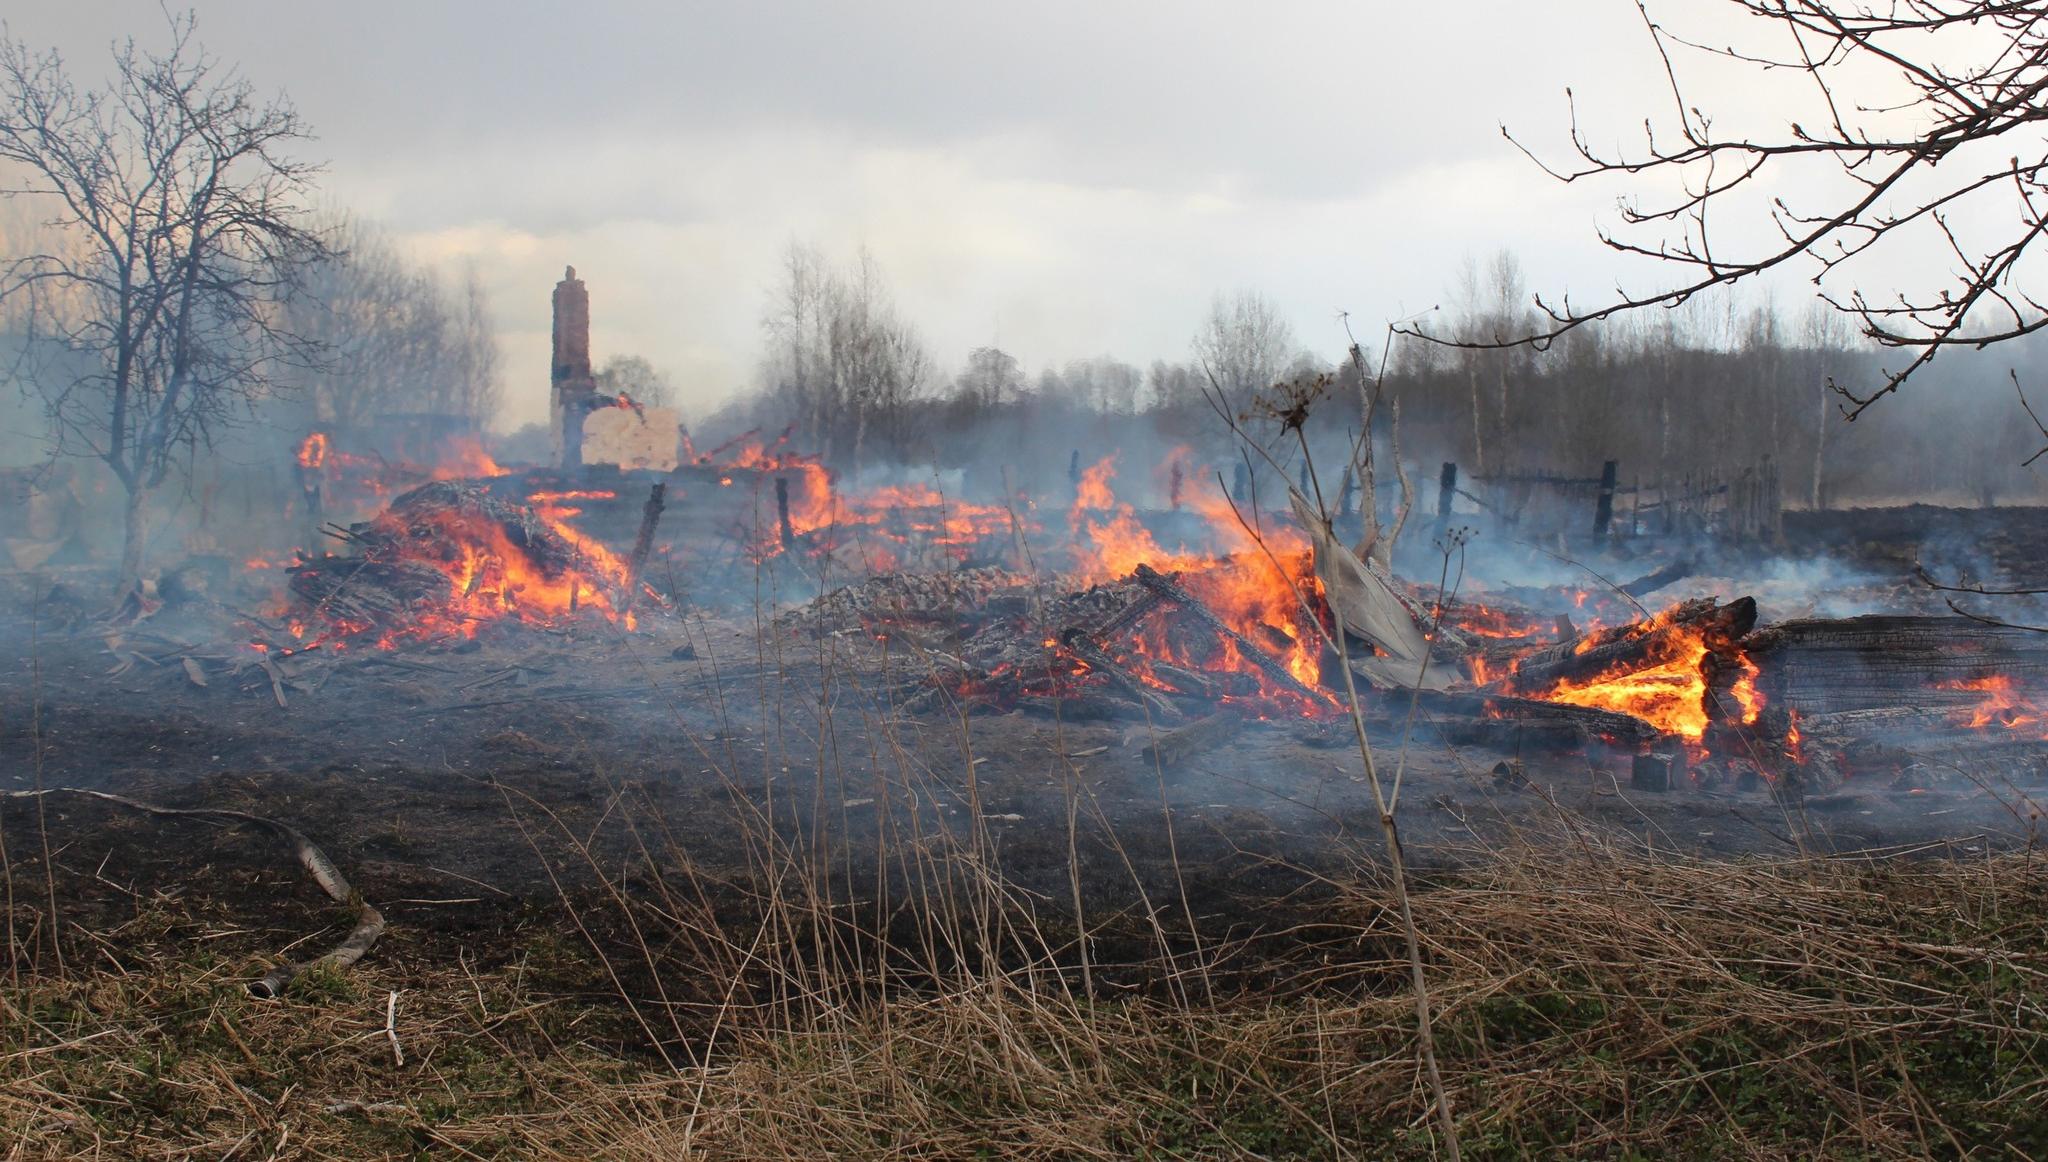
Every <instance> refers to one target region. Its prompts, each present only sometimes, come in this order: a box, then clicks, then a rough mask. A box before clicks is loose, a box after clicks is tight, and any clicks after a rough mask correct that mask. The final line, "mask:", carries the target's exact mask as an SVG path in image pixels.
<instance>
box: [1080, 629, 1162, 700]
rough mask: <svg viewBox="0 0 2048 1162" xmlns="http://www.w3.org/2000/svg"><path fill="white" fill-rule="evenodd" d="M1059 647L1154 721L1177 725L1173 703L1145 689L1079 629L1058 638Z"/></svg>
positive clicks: (1132, 675)
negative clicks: (1139, 705)
mask: <svg viewBox="0 0 2048 1162" xmlns="http://www.w3.org/2000/svg"><path fill="white" fill-rule="evenodd" d="M1060 646H1061V647H1062V648H1064V649H1065V650H1066V651H1067V652H1068V653H1070V654H1072V655H1074V656H1075V657H1076V658H1079V659H1080V660H1081V661H1082V662H1083V663H1085V664H1086V665H1087V666H1088V669H1089V670H1090V671H1091V672H1092V673H1097V674H1100V675H1102V677H1103V678H1104V680H1106V681H1107V682H1108V683H1109V684H1110V685H1112V686H1114V687H1116V688H1117V689H1119V690H1121V691H1123V692H1124V693H1125V694H1128V695H1130V696H1131V697H1132V698H1135V699H1137V700H1138V701H1139V702H1141V703H1143V704H1144V705H1145V706H1146V707H1147V708H1148V709H1150V710H1151V711H1152V716H1153V717H1154V718H1158V719H1162V720H1164V721H1166V722H1179V721H1180V720H1181V719H1182V718H1183V717H1184V715H1182V714H1181V712H1180V711H1179V710H1177V709H1175V707H1174V705H1173V703H1171V702H1168V701H1167V700H1166V699H1165V697H1164V696H1162V695H1160V694H1159V693H1157V692H1156V691H1153V690H1149V689H1147V688H1146V686H1145V683H1144V681H1143V679H1141V678H1139V677H1138V676H1137V675H1135V674H1132V673H1131V672H1130V671H1128V670H1126V669H1124V668H1123V667H1122V666H1120V665H1118V664H1117V662H1116V659H1114V658H1112V657H1110V656H1109V655H1108V654H1105V653H1103V652H1102V651H1101V650H1100V649H1098V648H1097V647H1096V645H1095V643H1094V642H1091V641H1089V640H1088V635H1087V634H1085V633H1083V632H1081V631H1080V630H1078V629H1069V630H1067V631H1066V632H1065V633H1062V634H1061V635H1060Z"/></svg>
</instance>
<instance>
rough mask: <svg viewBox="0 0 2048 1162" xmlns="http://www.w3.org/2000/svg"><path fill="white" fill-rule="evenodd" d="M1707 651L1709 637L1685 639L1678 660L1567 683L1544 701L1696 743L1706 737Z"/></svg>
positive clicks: (1562, 682)
mask: <svg viewBox="0 0 2048 1162" xmlns="http://www.w3.org/2000/svg"><path fill="white" fill-rule="evenodd" d="M1707 652H1708V651H1707V643H1706V640H1705V639H1704V638H1702V637H1700V636H1699V635H1697V634H1684V635H1681V637H1680V640H1679V645H1678V647H1677V649H1676V652H1675V654H1674V656H1672V657H1669V658H1667V659H1666V660H1664V661H1661V662H1659V663H1657V664H1655V665H1652V666H1649V667H1647V668H1644V669H1636V670H1629V671H1626V672H1623V673H1618V674H1612V675H1607V676H1603V677H1599V678H1594V679H1591V680H1588V681H1584V682H1575V681H1571V680H1569V679H1567V680H1565V681H1561V682H1559V683H1558V684H1557V685H1556V686H1555V687H1554V688H1552V689H1551V690H1549V691H1548V692H1546V693H1544V694H1542V695H1540V697H1542V698H1544V699H1545V700H1547V701H1551V702H1567V703H1570V704H1571V705H1573V706H1586V707H1591V708H1593V709H1597V710H1613V711H1616V712H1618V713H1621V714H1627V715H1630V716H1632V717H1635V718H1640V719H1642V720H1643V721H1645V722H1647V723H1649V724H1650V725H1652V726H1654V727H1656V728H1657V729H1658V730H1661V731H1663V732H1664V733H1665V734H1675V735H1679V736H1680V737H1683V738H1686V739H1689V740H1691V741H1694V742H1697V741H1699V740H1700V739H1701V738H1704V737H1705V736H1706V733H1707V722H1708V718H1707V705H1706V694H1707V682H1706V678H1705V677H1704V676H1702V675H1701V673H1700V663H1701V662H1702V661H1703V660H1705V659H1706V656H1707Z"/></svg>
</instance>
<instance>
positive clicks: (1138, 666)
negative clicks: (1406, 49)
mask: <svg viewBox="0 0 2048 1162" xmlns="http://www.w3.org/2000/svg"><path fill="white" fill-rule="evenodd" d="M1116 459H1117V458H1116V456H1115V454H1111V455H1109V456H1106V457H1104V458H1103V459H1101V460H1099V461H1097V462H1096V463H1095V464H1093V465H1090V466H1089V467H1088V468H1087V469H1086V470H1084V471H1083V472H1082V474H1081V480H1080V483H1079V486H1078V488H1077V489H1076V492H1075V496H1074V503H1073V506H1072V508H1070V509H1069V511H1068V514H1067V520H1068V524H1069V526H1070V528H1071V530H1072V535H1073V544H1072V555H1073V558H1074V566H1075V567H1074V577H1075V579H1076V580H1077V581H1079V582H1082V583H1086V584H1096V583H1102V582H1108V581H1116V580H1120V579H1122V578H1124V577H1128V576H1129V575H1130V574H1131V573H1132V572H1133V571H1134V570H1136V568H1137V567H1138V566H1139V565H1149V566H1151V567H1152V568H1154V569H1157V570H1159V571H1160V572H1162V573H1167V574H1179V576H1180V584H1181V585H1183V586H1184V587H1185V588H1187V590H1188V591H1189V592H1191V593H1193V594H1194V595H1195V596H1196V597H1199V598H1200V599H1201V600H1202V602H1203V604H1205V605H1207V606H1208V607H1209V608H1210V609H1212V610H1214V611H1215V612H1216V613H1217V614H1218V615H1219V616H1220V617H1221V618H1222V619H1223V621H1224V622H1225V624H1227V625H1229V626H1230V628H1231V629H1232V630H1235V631H1236V632H1237V633H1239V634H1241V635H1242V636H1243V637H1244V638H1246V639H1247V640H1248V641H1250V642H1251V643H1252V644H1253V646H1254V647H1263V648H1264V649H1266V650H1267V651H1268V652H1269V653H1270V654H1272V655H1273V656H1275V657H1277V658H1279V659H1280V661H1281V663H1282V664H1283V665H1284V666H1285V667H1286V669H1287V672H1288V673H1289V674H1290V675H1292V676H1293V677H1294V678H1295V679H1297V680H1299V681H1300V682H1302V683H1303V684H1305V685H1308V686H1310V687H1313V686H1315V685H1316V684H1317V681H1318V678H1319V676H1320V671H1321V662H1320V655H1321V640H1322V639H1321V635H1320V634H1319V633H1318V631H1317V628H1316V627H1314V626H1311V625H1309V624H1308V622H1307V620H1306V618H1307V615H1306V614H1305V613H1304V612H1303V610H1302V607H1301V605H1302V600H1303V599H1304V598H1305V599H1307V600H1308V601H1310V602H1311V603H1317V602H1319V600H1320V598H1321V596H1322V584H1321V582H1320V581H1318V580H1317V579H1316V577H1315V573H1314V569H1313V568H1312V566H1311V561H1310V555H1309V551H1308V541H1307V538H1306V537H1305V536H1304V535H1303V534H1302V533H1301V532H1300V531H1299V530H1297V529H1294V528H1293V527H1292V526H1291V525H1289V526H1280V527H1274V528H1270V529H1268V530H1266V536H1265V538H1264V541H1265V543H1264V545H1261V544H1260V543H1259V542H1258V540H1257V539H1255V538H1254V537H1253V536H1252V535H1251V534H1250V533H1248V532H1246V531H1245V529H1244V527H1243V525H1242V523H1241V522H1240V521H1239V520H1238V516H1237V514H1236V513H1235V512H1234V511H1233V510H1232V509H1231V507H1230V502H1229V501H1228V500H1225V499H1223V498H1222V497H1221V496H1216V495H1211V494H1210V493H1208V492H1198V493H1197V494H1196V495H1194V496H1193V497H1184V498H1183V499H1184V500H1185V501H1186V502H1187V503H1188V504H1189V506H1190V507H1192V508H1193V509H1194V510H1195V511H1196V512H1197V513H1199V514H1200V515H1201V516H1202V517H1203V518H1204V519H1205V520H1206V521H1207V522H1208V524H1209V533H1210V537H1211V540H1212V541H1213V542H1214V543H1215V544H1217V545H1218V546H1219V547H1220V551H1218V552H1210V553H1191V552H1188V551H1186V550H1185V549H1183V550H1181V551H1178V552H1168V551H1166V550H1164V549H1162V548H1161V547H1160V546H1159V544H1158V542H1157V541H1156V540H1155V539H1154V538H1153V536H1152V533H1151V531H1150V530H1148V529H1147V528H1146V527H1145V526H1144V524H1143V522H1141V521H1140V520H1139V519H1138V514H1137V511H1136V510H1135V509H1134V508H1132V507H1131V506H1130V505H1129V504H1128V503H1125V502H1123V501H1120V500H1118V499H1117V498H1116V494H1115V491H1114V490H1113V489H1112V488H1111V486H1110V481H1111V480H1113V479H1115V477H1116ZM1297 594H1299V596H1297ZM1119 661H1123V662H1126V663H1128V664H1130V665H1131V666H1132V668H1133V670H1134V671H1135V672H1136V674H1137V675H1138V677H1139V679H1140V680H1141V681H1144V682H1145V683H1146V684H1148V685H1157V686H1159V687H1160V688H1162V689H1170V688H1172V685H1171V683H1161V682H1159V681H1158V680H1157V678H1156V675H1155V674H1154V673H1153V672H1152V670H1151V664H1152V663H1164V664H1167V665H1172V666H1178V667H1181V668H1184V669H1189V670H1195V671H1199V672H1204V673H1219V672H1223V673H1238V674H1244V675H1247V676H1248V677H1250V678H1252V679H1255V680H1256V681H1257V682H1258V688H1259V692H1260V697H1261V698H1262V699H1263V700H1265V701H1266V702H1268V703H1269V704H1278V705H1281V706H1287V707H1292V708H1295V709H1298V710H1299V711H1300V712H1302V713H1311V714H1312V713H1321V712H1322V711H1323V710H1325V709H1327V707H1326V706H1322V705H1319V704H1313V703H1308V702H1306V701H1305V700H1304V699H1302V698H1301V696H1300V695H1299V694H1297V693H1295V692H1293V691H1291V690H1288V689H1286V688H1284V687H1283V686H1281V685H1279V684H1277V683H1274V682H1272V681H1271V680H1269V679H1268V678H1267V677H1266V676H1265V675H1264V674H1263V673H1261V672H1260V670H1259V669H1258V667H1257V666H1256V665H1255V664H1253V663H1252V662H1251V661H1249V660H1247V659H1246V658H1244V657H1242V656H1241V655H1240V653H1239V648H1238V646H1237V645H1236V644H1234V643H1232V642H1230V641H1227V640H1224V641H1218V642H1217V643H1216V644H1215V648H1214V651H1213V652H1211V653H1208V654H1206V655H1204V656H1195V655H1193V654H1191V653H1190V652H1189V649H1188V647H1185V646H1177V645H1176V644H1175V643H1174V642H1171V641H1169V640H1167V636H1166V634H1165V633H1164V632H1163V631H1162V630H1161V629H1160V628H1159V626H1158V625H1156V624H1152V625H1149V626H1147V627H1144V628H1141V629H1140V630H1139V631H1138V632H1137V633H1136V635H1135V642H1134V645H1133V656H1132V657H1129V658H1123V659H1119Z"/></svg>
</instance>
